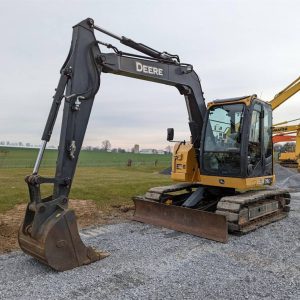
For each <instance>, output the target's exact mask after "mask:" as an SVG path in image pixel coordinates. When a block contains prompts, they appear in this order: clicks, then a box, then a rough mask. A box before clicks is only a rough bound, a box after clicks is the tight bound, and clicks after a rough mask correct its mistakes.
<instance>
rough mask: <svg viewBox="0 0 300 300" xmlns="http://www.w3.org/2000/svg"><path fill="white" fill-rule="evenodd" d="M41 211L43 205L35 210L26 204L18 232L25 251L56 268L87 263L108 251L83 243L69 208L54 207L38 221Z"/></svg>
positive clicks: (68, 268) (73, 214)
mask: <svg viewBox="0 0 300 300" xmlns="http://www.w3.org/2000/svg"><path fill="white" fill-rule="evenodd" d="M42 207H43V206H42ZM45 213H46V211H43V209H42V210H41V209H39V211H38V212H37V213H35V212H33V211H32V209H31V208H30V204H29V205H28V207H27V210H26V215H25V219H24V222H23V224H22V225H21V227H20V230H19V236H18V240H19V245H20V247H21V249H22V250H23V251H24V252H25V253H27V254H29V255H31V256H33V257H35V258H36V259H38V260H39V261H40V262H42V263H44V264H46V265H48V266H50V267H51V268H53V269H55V270H57V271H66V270H70V269H73V268H76V267H79V266H82V265H87V264H90V263H92V262H95V261H97V260H100V259H102V258H105V257H107V256H108V255H109V253H105V252H97V251H95V250H94V249H93V248H91V247H86V246H85V245H84V243H83V242H82V240H81V238H80V236H79V232H78V228H77V223H76V217H75V213H74V211H73V210H70V209H66V208H62V207H58V208H57V209H56V210H55V211H54V213H52V214H51V215H50V216H49V217H47V218H46V220H44V221H42V222H41V219H43V218H42V216H41V214H45Z"/></svg>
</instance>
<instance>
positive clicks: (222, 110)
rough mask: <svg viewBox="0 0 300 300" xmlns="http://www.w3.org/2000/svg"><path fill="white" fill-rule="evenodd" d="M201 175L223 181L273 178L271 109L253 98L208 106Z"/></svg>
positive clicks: (247, 97) (254, 96) (221, 101)
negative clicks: (237, 178)
mask: <svg viewBox="0 0 300 300" xmlns="http://www.w3.org/2000/svg"><path fill="white" fill-rule="evenodd" d="M205 124H206V126H204V128H203V133H202V134H203V135H202V136H203V142H202V146H201V155H200V160H202V161H201V162H200V166H201V170H200V173H201V174H203V175H212V176H214V175H215V176H224V177H241V178H247V177H261V176H268V175H272V174H273V159H272V153H273V148H272V147H273V144H272V108H271V106H270V105H269V104H267V103H266V102H263V101H261V100H259V99H257V97H256V95H253V96H246V97H241V98H235V99H224V100H216V101H213V102H211V103H209V105H208V112H207V116H206V122H205Z"/></svg>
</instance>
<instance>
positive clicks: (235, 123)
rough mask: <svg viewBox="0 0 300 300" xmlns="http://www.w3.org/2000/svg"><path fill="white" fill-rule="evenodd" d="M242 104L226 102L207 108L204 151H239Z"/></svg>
mask: <svg viewBox="0 0 300 300" xmlns="http://www.w3.org/2000/svg"><path fill="white" fill-rule="evenodd" d="M243 112H244V105H243V104H227V105H218V106H215V107H212V108H211V109H210V110H209V118H208V124H207V128H206V133H205V142H204V151H212V152H239V150H240V146H241V123H242V118H243Z"/></svg>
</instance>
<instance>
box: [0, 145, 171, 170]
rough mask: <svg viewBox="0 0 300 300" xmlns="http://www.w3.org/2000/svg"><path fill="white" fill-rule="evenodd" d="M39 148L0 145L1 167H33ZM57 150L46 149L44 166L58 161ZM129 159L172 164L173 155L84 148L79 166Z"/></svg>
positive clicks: (109, 164) (117, 163)
mask: <svg viewBox="0 0 300 300" xmlns="http://www.w3.org/2000/svg"><path fill="white" fill-rule="evenodd" d="M37 154H38V149H29V148H9V147H0V169H1V168H32V167H33V165H34V163H35V159H36V156H37ZM56 157H57V150H52V149H49V150H46V151H45V154H44V158H43V163H42V167H50V168H51V167H53V166H54V165H55V162H56ZM128 159H131V160H132V164H133V165H134V166H140V165H149V166H150V165H154V162H155V161H156V160H157V165H161V166H165V165H167V164H170V161H171V155H159V154H156V155H155V154H135V153H106V152H100V151H86V150H82V151H81V152H80V155H79V161H78V166H79V167H112V166H126V164H127V161H128Z"/></svg>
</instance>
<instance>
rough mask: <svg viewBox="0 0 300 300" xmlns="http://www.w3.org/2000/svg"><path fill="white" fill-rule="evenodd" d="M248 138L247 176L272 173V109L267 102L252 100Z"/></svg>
mask: <svg viewBox="0 0 300 300" xmlns="http://www.w3.org/2000/svg"><path fill="white" fill-rule="evenodd" d="M252 105H253V108H252V113H251V117H250V127H249V139H248V166H247V175H248V176H247V177H260V176H266V175H272V173H273V155H272V154H273V144H272V109H271V107H270V106H269V105H268V104H263V103H261V102H253V104H252Z"/></svg>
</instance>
